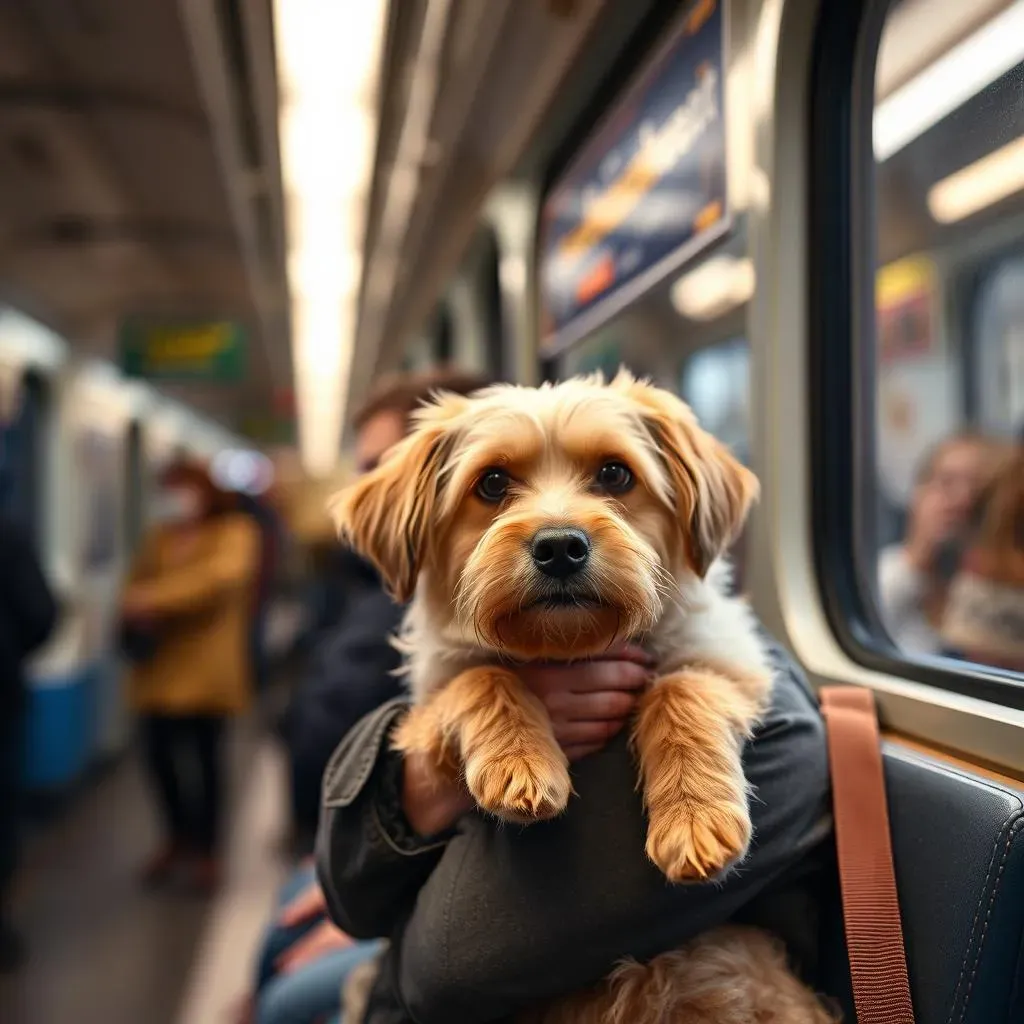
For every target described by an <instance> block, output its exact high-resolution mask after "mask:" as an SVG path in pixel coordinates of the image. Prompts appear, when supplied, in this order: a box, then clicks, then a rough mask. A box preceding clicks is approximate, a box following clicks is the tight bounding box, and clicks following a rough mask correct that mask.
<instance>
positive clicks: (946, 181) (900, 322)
mask: <svg viewBox="0 0 1024 1024" xmlns="http://www.w3.org/2000/svg"><path fill="white" fill-rule="evenodd" d="M856 6H857V5H854V7H856ZM840 8H845V5H836V8H835V9H834V10H832V11H831V12H830V13H829V14H828V15H826V16H825V18H824V19H823V22H822V28H821V34H820V35H819V41H820V45H819V51H818V55H817V62H818V64H817V70H816V74H817V75H818V76H819V77H826V76H834V75H835V74H837V71H836V70H835V68H836V67H837V66H839V65H840V64H841V63H842V60H843V59H844V58H843V56H842V55H844V54H849V63H848V65H846V68H847V69H846V71H839V72H838V74H848V75H849V79H848V80H847V84H846V88H847V89H849V88H850V83H853V85H854V88H855V89H856V88H857V85H858V83H860V82H863V83H864V84H863V86H862V91H860V92H859V94H856V95H855V103H854V104H853V105H851V108H850V113H849V115H847V114H846V113H845V112H841V111H839V109H838V108H839V102H838V100H836V98H835V97H836V96H837V95H841V91H838V92H837V91H833V94H832V98H831V99H828V98H826V97H825V96H824V94H823V93H822V92H821V91H820V90H816V98H815V101H814V106H815V110H814V114H813V119H812V123H813V130H814V136H815V147H814V154H815V156H814V160H815V162H816V166H815V168H814V174H813V181H814V191H815V201H814V206H813V209H814V217H813V219H812V224H813V225H814V226H813V228H812V230H813V232H814V233H815V234H814V235H812V237H814V238H816V241H817V243H818V245H820V246H821V248H822V249H823V250H825V251H827V252H829V253H832V254H833V255H835V256H837V257H838V260H837V261H831V262H830V261H829V260H826V259H823V258H821V257H823V256H824V252H822V251H819V252H816V255H815V261H816V263H818V264H820V266H817V267H816V268H815V270H814V272H813V276H814V288H813V292H812V294H813V295H814V296H815V300H814V306H813V307H812V314H814V315H815V316H818V317H820V318H821V322H820V327H819V331H818V333H819V334H820V336H821V337H822V338H828V340H829V344H828V345H827V346H825V345H822V346H821V349H820V350H819V351H818V352H816V353H815V355H816V361H817V364H818V365H819V369H820V370H821V371H822V373H823V376H822V377H821V378H820V380H819V385H818V387H817V389H816V393H815V394H814V396H813V400H814V402H815V403H817V404H816V406H815V416H816V423H815V429H814V431H813V434H814V438H813V442H812V443H813V444H814V445H815V453H816V473H817V478H816V481H815V504H816V512H817V514H818V524H819V527H818V530H817V531H816V546H817V558H818V565H819V572H820V575H821V581H822V588H823V592H824V593H825V596H826V604H827V605H829V608H830V612H831V618H832V621H833V625H834V626H835V627H836V631H837V634H838V635H839V636H840V638H841V639H843V640H844V641H845V642H846V646H847V647H848V649H850V650H851V653H854V654H855V656H859V657H861V658H862V660H865V661H868V662H869V663H877V665H878V667H881V668H886V669H888V670H897V671H903V672H909V673H910V674H913V675H917V676H919V677H920V678H922V679H925V680H927V681H928V682H933V683H935V684H937V685H943V686H947V687H950V688H953V689H958V690H961V691H962V692H970V693H977V694H979V695H983V696H989V697H991V698H993V699H999V700H1006V701H1010V702H1016V703H1019V702H1020V700H1021V697H1020V692H1021V691H1020V689H1019V684H1020V673H1021V672H1024V435H1022V431H1024V298H1022V296H1024V290H1022V288H1024V101H1022V98H1021V97H1022V95H1024V2H1020V0H1017V2H1013V3H1009V4H1008V3H1006V2H997V0H979V2H977V3H972V4H964V3H962V2H961V0H897V2H892V3H888V4H886V3H884V2H877V3H871V2H869V3H867V4H865V5H863V6H861V8H860V11H859V12H854V10H853V9H852V8H845V9H844V10H840ZM858 13H864V14H865V15H866V21H865V24H866V25H867V27H868V30H867V31H866V32H861V33H858V32H857V31H856V28H857V26H856V25H854V24H852V22H851V19H853V18H856V17H857V16H858ZM844 19H845V25H844V24H843V23H844ZM851 30H852V33H851ZM858 35H859V38H860V39H861V40H863V41H865V43H864V44H863V45H862V48H861V51H860V53H859V54H854V53H851V52H850V46H851V45H852V44H851V43H850V42H849V39H851V38H856V37H858ZM844 36H845V39H844ZM830 40H831V41H830ZM872 40H873V42H872ZM829 47H832V49H833V53H832V54H831V55H830V57H827V56H826V50H827V49H828V48H829ZM837 57H839V60H837V59H836V58H837ZM829 59H832V61H833V63H832V66H831V67H827V66H826V61H827V60H829ZM857 61H861V62H862V63H861V66H862V67H863V68H865V69H866V70H870V69H871V68H872V67H873V68H874V74H873V77H872V76H870V75H868V74H865V75H864V76H863V77H861V76H859V75H858V74H857V73H856V68H857V63H856V62H857ZM833 80H834V78H833ZM872 82H873V89H871V83H872ZM869 89H870V90H871V91H870V92H869ZM830 104H831V106H830ZM858 115H860V116H858ZM846 116H849V117H850V118H851V120H850V121H848V122H847V123H846V124H845V125H844V126H841V127H837V126H836V124H835V122H836V121H837V120H843V118H845V117H846ZM829 119H830V120H831V121H832V122H833V123H832V124H828V123H826V122H827V121H828V120H829ZM860 128H862V129H863V130H859V129H860ZM850 138H853V139H854V141H855V147H854V150H853V156H854V160H853V173H852V175H851V174H850V163H849V159H850V156H849V154H850V149H849V140H850ZM861 140H863V142H862V141H861ZM837 175H838V176H837ZM839 180H845V181H847V182H850V185H851V187H850V189H849V192H848V193H846V196H847V198H846V200H845V201H844V202H845V204H846V205H844V204H843V203H837V202H836V191H835V182H836V181H839ZM865 199H866V200H867V201H868V203H869V204H870V205H869V206H868V207H867V208H866V212H867V214H868V215H867V216H862V215H861V210H862V209H863V208H862V207H861V203H862V202H863V201H864V200H865ZM844 251H846V252H852V253H853V255H854V260H853V263H852V265H850V266H847V264H846V262H845V260H844V259H843V258H842V256H841V255H840V254H841V253H842V252H844ZM826 265H827V270H826V269H825V267H826ZM849 296H852V301H850V300H848V297H849ZM844 303H845V305H844ZM844 321H845V322H844ZM839 339H844V340H843V341H842V343H841V344H840V343H839ZM844 346H846V347H848V351H847V350H846V348H844ZM844 364H845V365H844ZM851 366H852V367H853V368H854V374H853V377H852V381H853V383H852V384H851V377H850V372H849V371H850V367H851ZM851 423H852V425H853V430H852V433H851V432H850V430H849V427H850V424H851ZM844 424H845V426H844ZM844 436H849V440H850V443H849V449H848V452H849V460H847V458H846V453H845V452H844V451H841V450H840V448H841V447H842V445H837V441H838V439H839V438H840V437H844ZM840 465H841V466H842V467H844V468H837V467H838V466H840ZM851 554H852V559H853V564H851V565H850V567H849V571H847V569H846V561H847V560H848V559H849V558H850V556H851ZM844 620H845V621H844ZM894 658H899V659H900V660H901V661H902V663H903V667H902V668H898V667H897V665H896V662H895V661H894V660H893V659H894ZM911 662H913V663H916V665H917V667H916V668H908V667H907V666H908V663H911Z"/></svg>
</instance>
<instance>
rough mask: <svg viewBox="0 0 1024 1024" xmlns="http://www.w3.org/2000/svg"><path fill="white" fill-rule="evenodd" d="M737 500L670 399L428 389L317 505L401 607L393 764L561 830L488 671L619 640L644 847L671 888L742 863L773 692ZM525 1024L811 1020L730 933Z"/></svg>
mask: <svg viewBox="0 0 1024 1024" xmlns="http://www.w3.org/2000/svg"><path fill="white" fill-rule="evenodd" d="M756 493H757V481H756V479H755V477H754V476H753V475H752V474H751V473H750V472H748V471H747V470H746V469H744V468H743V466H741V465H740V464H739V463H738V462H737V461H736V460H735V459H734V458H733V457H732V456H731V455H730V454H729V452H728V451H727V450H726V449H725V448H724V447H723V446H722V445H721V444H719V443H718V442H717V441H716V440H715V439H714V438H712V437H711V436H710V435H709V434H707V433H706V432H704V431H703V430H701V429H700V427H699V426H698V425H697V422H696V419H695V418H694V416H693V414H692V412H691V411H690V410H689V408H688V407H687V406H686V405H684V404H683V403H682V402H681V401H679V400H678V399H677V398H675V397H674V396H673V395H671V394H669V393H668V392H665V391H662V390H659V389H657V388H654V387H651V386H650V385H648V384H646V383H644V382H641V381H638V380H636V379H634V378H633V377H632V376H630V375H629V374H627V373H625V372H622V373H620V374H619V375H618V376H617V377H616V378H615V380H613V381H612V382H611V384H608V385H606V384H604V382H603V381H602V379H601V378H600V377H588V378H577V379H573V380H570V381H567V382H565V383H563V384H559V385H557V386H553V387H552V386H545V387H541V388H539V389H532V388H520V387H511V386H499V387H494V388H490V389H487V390H486V391H483V392H480V393H478V394H477V395H475V396H471V397H469V398H466V397H461V396H454V395H440V396H438V397H437V399H436V401H435V402H434V403H433V404H431V405H429V406H427V407H425V408H424V409H422V410H420V411H419V413H418V414H417V416H416V427H415V429H414V431H413V432H412V433H411V434H410V436H409V437H408V438H406V439H405V440H404V441H403V442H401V443H400V444H399V445H397V446H396V447H395V448H394V449H393V450H392V452H391V453H390V454H389V456H388V457H387V458H386V459H385V460H384V461H383V462H382V464H381V465H380V466H379V467H378V468H377V469H376V470H374V471H373V472H372V473H370V474H368V475H367V476H365V477H363V478H362V479H361V480H359V481H358V482H357V483H356V484H354V485H353V486H352V487H351V488H349V489H348V490H346V491H344V492H343V493H342V494H341V495H340V496H339V498H338V500H337V502H336V505H335V508H334V511H335V514H336V517H337V520H338V523H339V526H340V528H341V530H342V533H343V534H344V536H345V537H346V538H347V539H348V540H349V542H350V543H351V544H352V546H353V547H354V548H355V549H356V550H358V551H360V552H362V553H363V554H364V555H366V556H367V557H368V558H370V559H371V560H372V561H373V562H374V563H375V564H376V565H377V567H378V568H379V570H380V572H381V574H382V576H383V578H384V580H385V581H386V582H387V584H388V586H389V587H390V589H391V591H392V592H393V594H394V596H395V597H396V599H397V600H399V601H401V602H406V601H411V604H410V606H409V611H408V613H407V615H406V619H405V623H404V626H403V630H402V634H401V637H400V644H401V647H402V650H403V651H404V652H405V655H406V662H405V667H406V671H407V673H408V678H409V683H410V688H411V691H412V695H413V708H412V710H411V711H410V713H409V714H408V715H407V717H406V718H405V719H404V720H403V722H402V723H401V725H400V726H399V728H398V730H397V731H396V734H395V737H394V743H395V745H396V747H397V748H398V749H400V750H402V751H405V752H411V751H417V752H421V753H425V754H427V755H429V756H430V757H431V758H432V759H433V760H434V763H435V764H437V765H438V767H439V768H440V769H441V770H442V771H444V772H447V773H451V774H452V775H453V776H458V775H463V776H464V778H465V782H466V785H467V786H468V788H469V790H470V792H471V793H472V794H473V797H474V798H475V799H476V802H477V803H478V804H479V805H480V807H482V808H484V809H485V810H487V811H490V812H491V813H492V814H494V815H496V816H497V817H499V818H502V819H505V820H507V821H513V822H521V823H529V822H532V821H537V820H539V819H543V818H549V817H552V816H554V815H557V814H560V813H561V812H562V811H564V810H565V807H566V804H567V802H568V800H569V797H570V795H571V792H572V783H571V781H570V777H569V766H568V763H567V761H566V758H565V755H564V754H563V752H562V751H561V749H560V748H559V746H558V744H557V742H556V741H555V738H554V735H553V732H552V729H551V725H550V722H549V720H548V718H547V714H546V712H545V710H544V708H543V706H542V705H541V703H540V701H539V700H538V699H537V698H536V697H535V696H534V695H533V694H531V693H530V691H529V690H527V689H526V687H525V686H524V685H523V684H522V683H521V682H520V681H519V679H518V678H517V677H516V674H515V670H514V668H513V667H510V665H509V659H522V660H535V659H557V660H563V661H564V660H568V659H572V658H586V657H588V656H592V655H596V654H599V653H602V652H605V651H607V650H608V649H609V648H611V647H613V646H615V645H616V644H619V643H622V642H625V641H627V640H639V641H641V642H642V643H643V645H644V646H645V647H646V648H647V649H648V650H649V651H650V652H651V653H652V654H653V655H654V656H655V657H656V659H657V662H658V678H657V680H656V681H655V683H654V684H653V685H652V686H651V687H650V689H649V690H648V691H647V692H646V694H645V695H644V696H643V697H642V698H641V703H640V708H639V713H638V714H637V717H636V721H635V724H634V728H633V744H634V749H635V751H636V755H637V758H638V761H639V768H640V782H641V787H642V790H643V797H644V802H645V805H646V808H647V813H648V833H647V853H648V855H649V856H650V858H651V860H652V861H653V862H654V863H655V864H656V865H657V866H658V867H659V868H660V869H661V870H662V871H663V872H664V873H665V875H666V876H667V877H668V878H669V879H670V880H672V881H674V882H682V881H687V880H694V879H704V878H710V877H712V876H714V875H717V874H719V873H720V872H721V871H723V870H724V869H725V868H726V867H728V866H729V865H730V864H733V863H734V862H736V861H737V860H739V859H741V858H742V857H743V856H744V854H745V853H746V851H747V847H748V844H749V841H750V830H751V825H750V815H749V812H748V808H747V784H746V780H745V778H744V775H743V766H742V762H741V751H742V745H743V741H744V739H745V738H746V737H748V736H749V735H750V733H751V730H752V729H753V727H754V725H755V724H756V723H757V721H758V719H759V717H760V716H761V714H762V712H763V711H764V709H765V707H766V704H767V701H768V698H769V695H770V687H771V676H770V673H769V671H768V667H767V664H766V660H765V655H764V652H763V649H762V646H761V644H760V642H759V639H758V635H757V632H756V630H755V628H754V622H753V620H752V618H751V616H750V613H749V611H748V610H747V607H746V605H745V604H744V603H742V602H741V601H739V600H737V599H735V598H732V597H730V596H729V595H728V594H727V591H726V582H727V573H728V570H727V568H726V567H725V566H724V564H723V563H722V562H721V561H719V558H720V556H721V555H722V554H723V552H724V551H725V549H726V548H727V547H728V545H729V544H730V543H731V541H732V540H733V539H734V538H735V536H736V534H737V533H738V532H739V530H740V528H741V527H742V525H743V522H744V519H745V517H746V514H747V511H748V509H749V506H750V504H751V502H752V501H753V499H754V498H755V496H756ZM666 1014H668V1015H669V1016H666ZM530 1019H531V1020H537V1021H543V1022H545V1024H555V1022H558V1024H563V1022H570V1021H571V1022H576V1024H590V1022H599V1021H600V1022H608V1024H612V1022H614V1024H627V1022H629V1024H655V1022H661V1021H668V1020H671V1021H673V1022H680V1024H683V1022H685V1024H727V1022H728V1024H734V1022H735V1024H742V1022H747V1021H749V1022H751V1024H752V1022H754V1021H757V1022H758V1024H770V1022H778V1024H804V1022H807V1024H810V1022H815V1024H817V1022H819V1021H827V1020H829V1017H828V1016H827V1015H826V1014H825V1013H824V1012H823V1011H822V1010H821V1008H820V1006H819V1004H818V1003H817V1001H816V1000H815V998H814V997H813V995H812V994H811V993H809V992H807V991H806V990H804V989H803V988H802V986H800V985H799V983H798V982H797V981H796V980H795V979H794V978H793V977H792V976H791V975H790V974H789V973H788V971H787V970H786V967H785V964H784V961H783V958H782V957H781V956H780V955H779V953H778V952H777V950H776V949H775V948H774V946H773V945H772V944H771V943H770V942H769V940H767V938H766V937H764V936H762V935H760V934H759V933H753V932H749V931H742V930H737V929H730V930H722V931H719V932H715V933H712V934H711V935H708V936H705V937H704V938H702V939H700V940H698V941H697V942H695V943H693V944H691V946H689V947H687V948H686V949H684V950H680V951H676V952H673V953H668V954H665V955H664V956H662V957H658V958H656V959H655V960H654V961H653V962H652V963H651V964H649V965H638V964H625V965H623V966H621V967H620V968H618V969H617V970H616V971H615V972H614V974H613V975H612V976H611V977H610V978H609V979H608V981H607V982H606V983H605V984H604V985H602V986H601V987H600V988H599V989H598V990H595V991H594V992H589V993H585V994H580V995H577V996H574V997H572V998H570V999H567V1000H564V1001H561V1002H559V1003H558V1004H557V1005H555V1006H552V1007H550V1008H548V1009H546V1010H545V1011H543V1013H541V1014H540V1015H539V1016H537V1015H534V1016H533V1017H531V1018H530Z"/></svg>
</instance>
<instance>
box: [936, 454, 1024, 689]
mask: <svg viewBox="0 0 1024 1024" xmlns="http://www.w3.org/2000/svg"><path fill="white" fill-rule="evenodd" d="M979 519H980V524H979V527H978V530H977V532H976V534H975V535H974V537H973V539H972V543H971V545H970V546H969V548H968V549H967V552H966V554H965V555H964V558H963V561H962V563H961V566H960V570H959V571H958V572H957V574H956V576H955V577H954V579H953V582H952V583H951V585H950V588H949V597H948V600H947V602H946V609H945V615H944V617H943V622H942V636H943V639H944V641H945V642H946V644H947V645H948V646H949V647H950V648H951V650H952V652H954V653H956V654H957V655H958V656H959V657H963V658H967V659H969V660H971V661H976V662H979V663H981V664H985V665H994V666H996V667H998V668H1005V669H1009V670H1011V671H1015V672H1024V444H1020V445H1018V446H1017V448H1016V450H1015V451H1014V452H1013V454H1012V455H1010V456H1009V457H1008V458H1007V459H1006V461H1005V463H1004V464H1003V466H1002V468H1001V469H1000V471H999V473H998V474H997V475H996V478H995V480H994V481H993V483H992V486H991V488H990V489H989V490H988V492H987V494H986V495H985V499H984V502H983V503H982V505H981V509H980V516H979Z"/></svg>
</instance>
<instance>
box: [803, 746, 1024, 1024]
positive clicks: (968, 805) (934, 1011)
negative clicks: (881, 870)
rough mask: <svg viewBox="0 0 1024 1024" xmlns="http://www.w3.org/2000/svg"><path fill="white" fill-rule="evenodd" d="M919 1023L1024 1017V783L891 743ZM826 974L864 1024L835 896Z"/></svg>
mask: <svg viewBox="0 0 1024 1024" xmlns="http://www.w3.org/2000/svg"><path fill="white" fill-rule="evenodd" d="M885 764H886V783H887V786H888V793H889V813H890V816H891V819H892V831H893V851H894V856H895V860H896V875H897V883H898V887H899V894H900V908H901V912H902V916H903V928H904V934H905V938H906V945H907V961H908V965H909V969H910V982H911V988H912V990H913V997H914V1011H915V1017H916V1022H917V1024H1024V786H1022V787H1021V788H1020V789H1018V788H1011V787H1008V786H1003V785H1000V784H999V783H997V782H994V781H990V780H988V779H985V778H982V777H980V776H977V775H972V774H969V773H967V772H966V771H960V770H958V769H956V768H953V767H951V766H949V765H946V764H943V763H940V762H937V761H933V760H930V759H928V758H926V757H923V756H920V755H918V754H916V753H913V752H910V751H908V750H906V749H904V748H901V747H898V746H894V745H887V746H886V750H885ZM833 896H834V899H833V901H832V905H831V907H829V908H828V911H827V916H826V922H825V924H826V932H825V945H824V949H823V951H822V952H823V955H824V960H823V963H822V966H823V968H824V971H825V975H824V977H823V979H822V980H823V982H824V987H825V989H826V991H828V992H830V993H832V994H834V995H836V996H838V997H839V998H840V1001H841V1002H842V1004H843V1008H844V1018H843V1019H844V1021H847V1022H852V1021H855V1020H856V1017H855V1015H854V1012H853V1005H852V998H851V996H850V980H849V964H848V962H847V960H846V955H845V952H844V949H843V938H842V917H841V913H840V910H839V905H838V897H837V895H836V894H833Z"/></svg>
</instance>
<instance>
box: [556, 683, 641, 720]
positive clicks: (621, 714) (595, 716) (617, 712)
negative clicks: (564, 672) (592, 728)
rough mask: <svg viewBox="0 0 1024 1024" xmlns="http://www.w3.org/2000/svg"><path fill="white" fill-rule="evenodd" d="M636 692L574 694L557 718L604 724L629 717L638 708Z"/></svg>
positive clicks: (566, 701) (605, 691)
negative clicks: (610, 720) (603, 722)
mask: <svg viewBox="0 0 1024 1024" xmlns="http://www.w3.org/2000/svg"><path fill="white" fill-rule="evenodd" d="M638 696H639V695H638V694H637V692H636V691H635V690H597V691H595V692H593V693H573V694H570V695H569V697H568V698H567V699H566V700H565V702H564V703H563V704H562V706H561V708H560V709H559V712H558V714H557V716H552V717H557V718H559V719H563V720H565V721H567V722H602V721H608V720H609V719H623V718H627V717H629V715H631V714H632V713H633V710H634V708H635V707H636V702H637V699H638Z"/></svg>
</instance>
